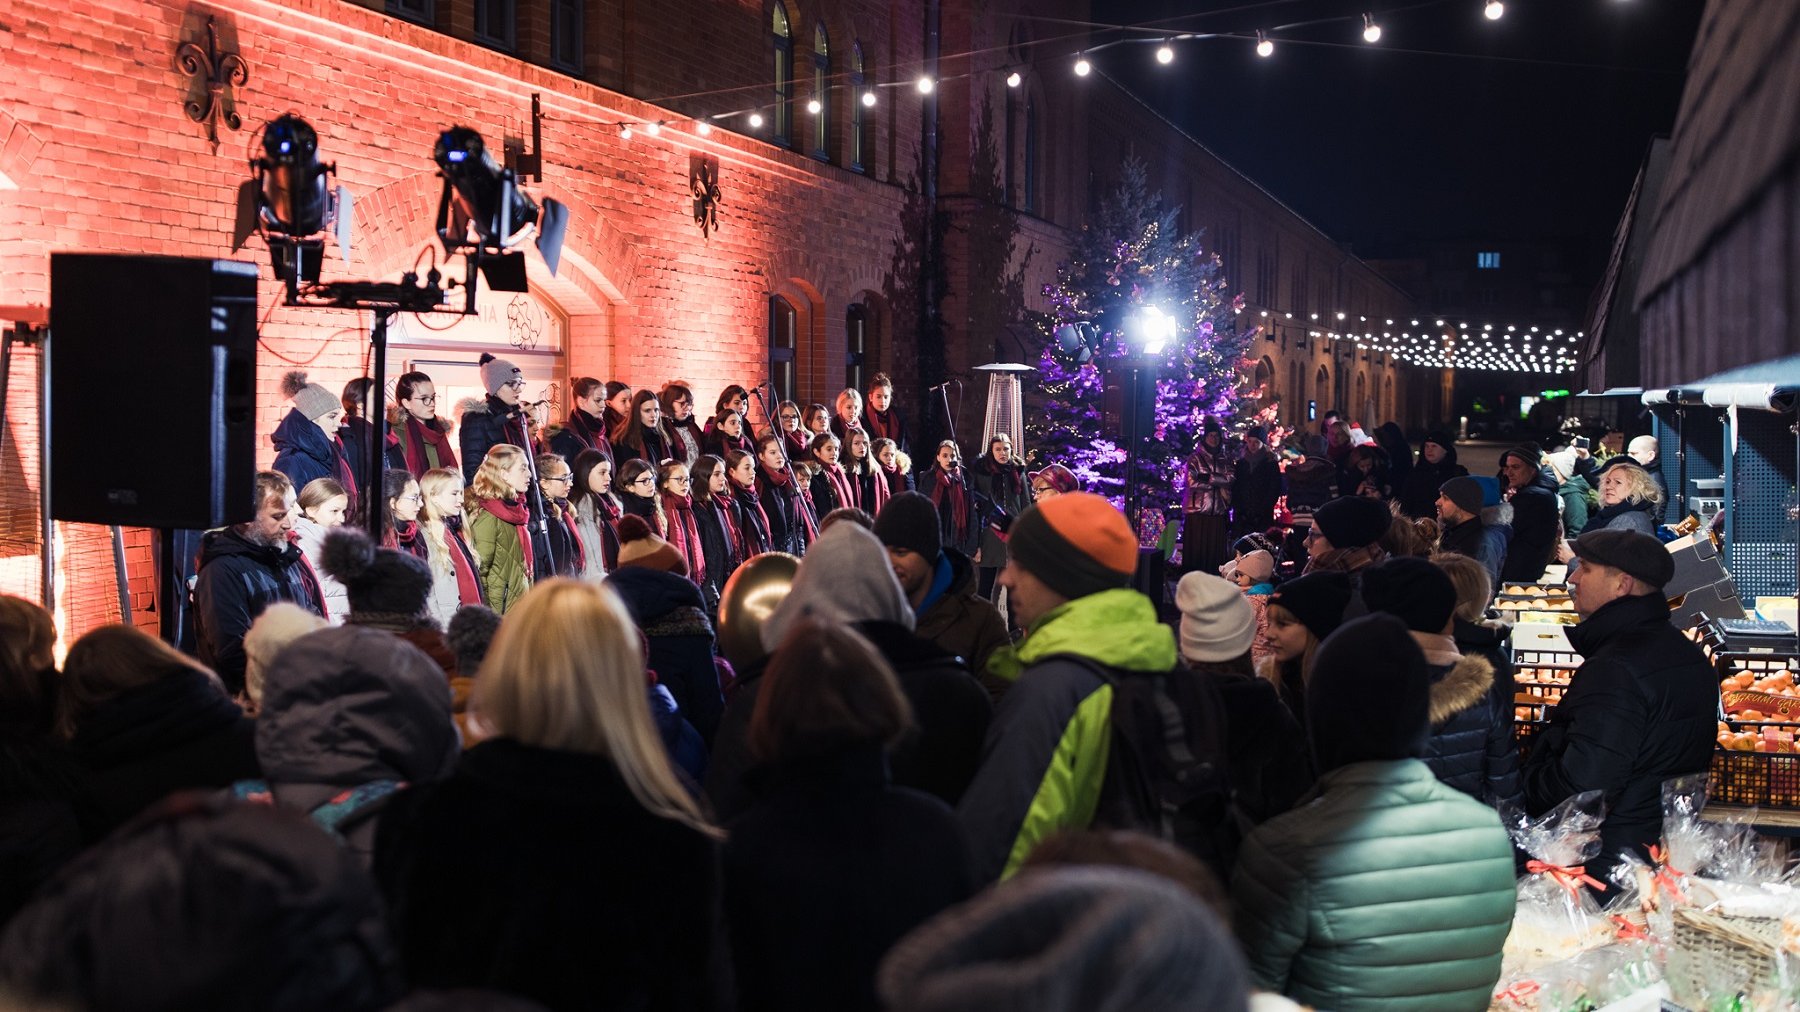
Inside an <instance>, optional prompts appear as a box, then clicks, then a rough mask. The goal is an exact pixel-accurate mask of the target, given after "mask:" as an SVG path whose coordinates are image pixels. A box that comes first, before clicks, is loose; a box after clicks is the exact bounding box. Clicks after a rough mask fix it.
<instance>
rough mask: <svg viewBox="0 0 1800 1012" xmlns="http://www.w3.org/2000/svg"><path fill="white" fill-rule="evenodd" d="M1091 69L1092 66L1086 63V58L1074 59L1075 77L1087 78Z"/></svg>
mask: <svg viewBox="0 0 1800 1012" xmlns="http://www.w3.org/2000/svg"><path fill="white" fill-rule="evenodd" d="M1093 69H1094V65H1093V64H1091V63H1089V62H1088V58H1087V57H1085V56H1081V57H1077V58H1076V60H1075V76H1076V77H1086V76H1088V74H1089V73H1090V72H1092V71H1093Z"/></svg>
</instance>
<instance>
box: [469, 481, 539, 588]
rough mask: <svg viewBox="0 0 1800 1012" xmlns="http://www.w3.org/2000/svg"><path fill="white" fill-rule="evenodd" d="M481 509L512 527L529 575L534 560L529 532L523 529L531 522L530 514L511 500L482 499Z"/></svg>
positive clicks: (521, 505) (519, 504)
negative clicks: (516, 535)
mask: <svg viewBox="0 0 1800 1012" xmlns="http://www.w3.org/2000/svg"><path fill="white" fill-rule="evenodd" d="M481 508H482V509H484V510H487V511H488V512H489V513H491V514H493V515H494V516H496V517H499V518H500V519H501V520H504V521H506V522H507V523H509V524H512V525H513V531H514V533H516V534H518V535H519V547H520V548H521V549H523V550H524V552H525V572H527V573H530V572H531V567H532V566H533V565H535V564H536V560H534V559H533V558H532V557H531V532H530V531H528V530H526V529H525V526H526V525H527V524H528V523H530V522H531V514H530V512H528V511H527V510H526V509H525V504H524V503H522V502H514V501H513V500H511V499H483V500H481ZM527 582H529V581H527Z"/></svg>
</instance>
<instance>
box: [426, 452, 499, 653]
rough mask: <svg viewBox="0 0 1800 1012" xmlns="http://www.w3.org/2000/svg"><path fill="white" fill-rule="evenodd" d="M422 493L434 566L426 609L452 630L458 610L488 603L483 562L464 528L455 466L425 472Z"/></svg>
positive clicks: (460, 487) (429, 558)
mask: <svg viewBox="0 0 1800 1012" xmlns="http://www.w3.org/2000/svg"><path fill="white" fill-rule="evenodd" d="M419 494H420V495H422V496H424V497H425V504H424V506H423V507H422V508H421V509H420V511H419V527H420V528H421V529H422V534H423V537H422V538H421V540H422V541H424V543H425V549H426V553H427V554H426V557H425V561H426V562H427V563H428V564H430V566H431V597H430V599H429V600H428V601H427V602H426V608H427V609H428V610H429V611H430V612H431V617H432V618H434V619H437V622H438V625H441V626H443V627H445V628H449V626H450V617H451V616H452V615H455V614H456V609H458V608H460V607H462V606H463V605H465V604H486V603H487V601H486V599H485V598H484V597H483V596H482V592H481V560H480V559H479V558H478V557H477V556H476V554H475V546H474V545H472V544H470V543H469V534H468V532H467V531H466V530H464V528H463V479H462V471H461V470H459V469H457V468H454V467H434V468H432V469H431V470H429V471H426V472H425V473H424V474H423V475H421V476H420V477H419Z"/></svg>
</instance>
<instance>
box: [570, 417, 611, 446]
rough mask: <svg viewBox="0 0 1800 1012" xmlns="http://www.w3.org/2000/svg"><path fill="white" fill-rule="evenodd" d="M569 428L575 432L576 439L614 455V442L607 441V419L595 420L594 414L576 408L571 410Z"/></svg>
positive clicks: (584, 444) (582, 443)
mask: <svg viewBox="0 0 1800 1012" xmlns="http://www.w3.org/2000/svg"><path fill="white" fill-rule="evenodd" d="M567 427H568V429H569V430H570V431H571V432H573V433H575V439H576V441H577V442H579V443H580V444H581V445H582V446H583V447H584V448H586V449H589V450H604V451H606V455H607V456H608V457H611V456H612V444H611V443H609V442H607V441H606V420H605V419H601V420H599V421H595V420H594V416H593V415H590V414H588V413H587V412H585V411H583V410H581V409H580V408H576V409H574V410H573V411H570V412H569V424H568V426H567Z"/></svg>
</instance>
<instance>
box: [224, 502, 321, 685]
mask: <svg viewBox="0 0 1800 1012" xmlns="http://www.w3.org/2000/svg"><path fill="white" fill-rule="evenodd" d="M277 601H289V602H292V603H294V604H297V605H299V606H300V607H302V608H305V609H306V610H307V611H310V612H312V613H313V614H315V615H320V616H322V615H324V614H325V602H324V601H323V600H321V599H320V596H319V591H318V582H317V581H316V580H315V579H314V578H313V573H312V570H311V569H310V568H308V566H307V563H306V557H305V556H304V555H302V554H301V553H300V547H299V546H298V545H295V544H293V543H291V542H283V543H281V544H280V545H259V544H256V543H255V542H252V541H251V540H249V539H248V538H246V537H244V535H243V534H242V533H240V532H239V530H238V529H237V528H235V527H227V528H224V529H223V530H217V531H207V532H206V535H205V536H204V537H203V538H201V539H200V572H199V575H198V576H197V577H196V578H195V580H194V634H195V646H196V650H195V653H196V655H197V656H198V657H199V658H200V663H202V664H205V665H206V666H207V667H210V668H212V669H213V671H214V672H216V673H217V674H218V676H219V677H220V678H221V679H223V680H224V682H225V688H226V690H227V691H229V692H231V693H234V694H235V693H237V692H240V691H242V690H243V688H244V633H246V632H248V631H249V629H250V623H252V622H254V621H256V617H257V616H258V615H261V614H262V613H263V609H265V608H267V607H268V606H269V605H271V604H274V603H275V602H277Z"/></svg>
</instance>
